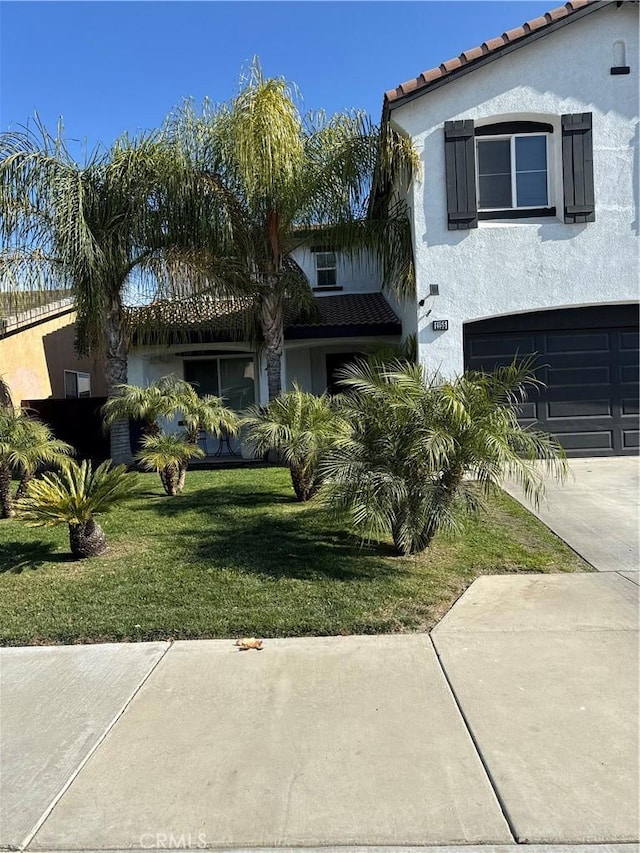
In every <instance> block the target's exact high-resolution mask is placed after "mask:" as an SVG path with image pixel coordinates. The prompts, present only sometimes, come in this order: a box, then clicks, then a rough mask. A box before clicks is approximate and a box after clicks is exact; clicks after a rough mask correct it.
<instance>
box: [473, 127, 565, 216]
mask: <svg viewBox="0 0 640 853" xmlns="http://www.w3.org/2000/svg"><path fill="white" fill-rule="evenodd" d="M532 136H543V137H544V139H545V154H546V160H547V203H546V204H535V205H528V206H518V204H517V201H518V187H517V184H516V174H517V173H516V139H518V138H519V137H524V138H530V137H532ZM550 136H551V134H550V133H544V132H542V131H540V132H538V131H534V132H533V133H504V134H496V135H495V136H477V137H476V140H475V141H476V198H477V199H478V211H479V212H480V213H493V212H498V211H500V210H549V209H551V208H552V207H553V204H552V201H551V157H550V153H551V146H550V145H549V137H550ZM505 139H508V140H509V142H510V146H509V158H510V166H511V207H481V206H480V157H479V155H478V144H479V143H481V142H501V141H504V140H505ZM535 171H540V170H538V169H536V170H535ZM521 174H527V173H526V172H522V173H521Z"/></svg>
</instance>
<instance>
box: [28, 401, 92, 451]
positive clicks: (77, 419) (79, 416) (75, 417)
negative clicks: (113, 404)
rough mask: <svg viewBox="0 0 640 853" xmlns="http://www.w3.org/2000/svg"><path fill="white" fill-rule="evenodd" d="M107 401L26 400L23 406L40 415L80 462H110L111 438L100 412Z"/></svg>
mask: <svg viewBox="0 0 640 853" xmlns="http://www.w3.org/2000/svg"><path fill="white" fill-rule="evenodd" d="M106 399H107V398H106V397H78V398H69V399H59V400H54V399H47V400H24V401H23V403H22V405H23V406H26V407H28V408H29V409H32V410H33V411H34V412H37V415H38V417H39V418H40V420H42V421H44V422H45V423H46V424H48V425H49V426H50V427H51V429H52V430H53V432H54V433H55V436H56V438H60V439H62V441H67V442H68V443H69V444H71V445H72V446H73V447H75V449H76V451H77V456H76V458H77V459H93V460H95V461H102V460H104V459H108V458H109V435H108V433H105V432H104V431H103V429H102V417H101V415H100V408H101V407H102V406H103V405H104V403H105V402H106Z"/></svg>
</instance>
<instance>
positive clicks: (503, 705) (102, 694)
mask: <svg viewBox="0 0 640 853" xmlns="http://www.w3.org/2000/svg"><path fill="white" fill-rule="evenodd" d="M637 592H638V587H637V586H636V585H635V584H634V583H633V582H632V581H631V580H629V579H627V578H625V577H623V576H622V575H618V574H607V575H595V574H594V575H558V576H546V575H536V576H507V577H505V576H503V577H485V578H481V579H479V580H478V581H476V582H475V583H474V584H473V585H472V586H471V587H470V589H469V590H468V591H467V593H465V595H464V596H462V598H461V599H460V600H459V602H458V603H457V604H456V605H455V606H454V608H453V609H452V610H451V611H450V613H449V614H448V615H447V616H446V617H445V619H444V620H443V621H442V622H441V623H440V625H439V626H438V627H437V628H436V629H435V631H434V632H433V634H432V638H433V642H432V638H431V637H429V636H426V635H395V636H371V637H328V638H313V639H290V640H287V639H282V640H267V641H266V642H265V648H264V650H263V651H261V652H257V651H249V652H239V651H238V650H237V649H236V648H235V647H234V646H233V644H232V642H231V641H230V640H229V641H227V640H221V641H199V642H177V643H174V644H173V645H169V644H163V643H147V644H132V645H103V646H84V647H81V646H70V647H53V648H27V649H2V650H1V651H0V675H1V677H2V684H1V691H2V692H1V694H0V696H1V701H2V725H1V730H0V735H1V744H0V746H1V748H2V756H3V778H2V790H1V791H0V803H1V804H2V812H1V813H0V818H1V821H0V847H5V848H6V847H13V848H16V847H17V848H22V849H25V848H26V849H27V850H29V851H31V850H34V851H35V850H37V851H66V850H69V851H71V850H75V851H78V850H85V851H91V850H93V851H107V850H124V849H145V848H156V849H158V848H165V849H166V848H167V846H169V847H171V846H173V847H187V848H191V849H194V850H195V849H198V848H201V847H202V846H211V847H218V848H222V849H229V850H231V849H234V850H235V849H237V848H265V849H272V848H283V847H296V848H318V847H323V848H325V849H326V848H331V847H340V848H342V849H345V850H348V849H352V850H354V848H358V846H363V845H366V848H367V853H371V850H372V847H373V848H374V849H375V847H381V848H382V847H385V848H390V847H393V848H395V849H396V850H397V849H398V848H399V847H401V846H402V845H411V846H412V849H413V851H414V853H415V850H416V847H417V848H420V847H421V846H425V847H426V846H430V845H435V846H437V845H442V846H443V851H442V853H444V849H445V847H444V846H445V845H459V844H462V845H467V846H465V847H464V853H472V851H474V850H476V849H481V851H482V853H490V851H492V850H495V851H499V853H510V851H512V850H513V849H514V846H513V845H514V844H515V842H516V840H517V841H520V842H524V841H525V840H526V841H529V842H531V843H534V844H535V843H545V844H546V843H549V844H551V845H552V846H551V847H540V848H539V853H557V852H558V851H560V850H562V848H561V847H559V846H558V845H560V844H562V843H566V844H572V845H576V844H583V843H586V842H589V843H592V842H603V843H606V844H607V845H608V846H606V847H603V848H602V851H603V853H604V851H605V850H606V851H607V853H614V851H615V853H622V851H624V853H631V850H632V849H634V848H633V847H629V846H625V845H623V846H620V843H621V842H633V841H635V840H637V837H638V831H637V828H638V815H637V783H638V766H637V703H638V692H637V691H638V688H637V662H638V661H637V649H638V647H637V624H638V621H637V620H638V617H637ZM434 643H435V649H434ZM436 650H437V653H436ZM477 845H482V847H481V848H479V847H477ZM491 845H494V846H495V847H492V846H491ZM436 849H437V847H436ZM446 849H447V853H448V851H449V850H451V848H450V847H447V848H446ZM597 849H598V848H597V847H590V848H589V853H595V851H596V850H597ZM527 850H529V851H531V853H533V851H534V850H536V848H535V847H531V846H529V847H527ZM578 850H579V848H577V847H575V846H574V847H572V850H571V853H578ZM360 853H364V851H360ZM430 853H435V849H434V848H433V847H431V850H430Z"/></svg>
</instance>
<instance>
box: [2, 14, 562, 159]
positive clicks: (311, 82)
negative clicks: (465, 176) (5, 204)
mask: <svg viewBox="0 0 640 853" xmlns="http://www.w3.org/2000/svg"><path fill="white" fill-rule="evenodd" d="M556 5H559V0H558V2H554V0H547V2H545V0H540V2H483V1H482V0H475V1H474V2H462V0H449V2H366V1H365V0H361V2H153V0H148V2H1V3H0V81H1V82H0V129H2V130H6V129H7V128H8V127H10V126H11V127H16V126H17V125H20V124H24V123H25V122H26V121H27V119H28V118H29V117H30V116H32V115H33V113H34V111H35V110H37V111H38V113H39V114H40V116H41V118H42V119H43V120H44V122H45V124H46V125H47V126H48V127H53V126H55V123H56V122H57V120H58V117H59V116H63V117H64V122H65V126H66V129H67V134H68V136H69V137H70V138H71V139H77V140H81V139H86V140H87V142H88V145H89V146H90V147H91V146H92V145H93V144H95V143H97V142H103V143H107V144H108V143H110V142H111V141H112V140H113V139H114V138H115V137H116V136H118V135H119V134H120V133H122V132H123V131H125V130H128V131H136V130H138V129H146V128H151V127H154V126H158V125H159V124H160V123H161V122H162V120H163V118H164V117H165V116H166V114H167V113H168V112H169V111H170V109H171V108H172V107H173V106H175V105H176V104H178V103H180V102H181V101H182V99H183V98H185V97H187V96H193V97H195V98H196V99H198V100H201V99H202V97H203V96H205V95H208V96H209V97H210V98H211V99H212V100H213V101H222V100H227V99H228V98H229V97H231V96H232V95H233V94H234V92H235V91H236V90H237V86H238V78H239V75H240V72H241V70H242V68H243V67H246V65H247V63H248V62H249V61H250V60H251V57H252V56H253V55H254V54H257V55H258V56H259V57H260V60H261V62H262V65H263V68H264V70H265V72H266V73H267V74H268V75H269V76H284V77H285V78H287V79H288V80H290V81H293V82H295V83H296V84H297V86H298V88H299V90H300V92H301V94H302V96H303V98H304V103H305V106H306V107H307V108H310V109H325V110H327V112H334V111H337V110H343V109H347V108H360V109H364V110H366V111H367V112H368V113H370V114H371V115H372V116H373V117H374V119H375V120H377V119H378V118H379V116H380V109H381V106H382V96H383V93H384V91H385V90H386V89H390V88H393V87H394V86H396V85H397V84H398V83H400V82H402V81H404V80H406V79H409V78H411V77H415V76H416V75H417V74H419V73H420V72H421V71H424V70H426V69H428V68H431V67H433V66H434V65H437V64H438V63H439V62H441V61H442V60H444V59H448V58H449V57H451V56H455V55H456V54H458V53H460V52H461V51H462V50H464V49H465V48H468V47H473V46H474V45H476V44H479V43H480V42H482V41H484V40H485V39H487V38H491V37H493V36H495V35H499V34H500V33H501V32H503V31H504V30H505V29H511V28H512V27H515V26H518V25H519V24H521V23H522V22H523V21H525V20H527V19H529V18H533V17H536V16H538V15H540V14H542V13H543V12H545V11H546V10H548V9H549V8H553V7H554V6H556Z"/></svg>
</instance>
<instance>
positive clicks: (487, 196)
mask: <svg viewBox="0 0 640 853" xmlns="http://www.w3.org/2000/svg"><path fill="white" fill-rule="evenodd" d="M476 145H477V152H478V208H479V210H518V209H526V208H541V207H548V206H549V189H548V167H547V136H546V135H545V134H522V135H519V134H513V135H511V136H501V137H489V138H486V137H485V138H482V139H478V140H477V142H476Z"/></svg>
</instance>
